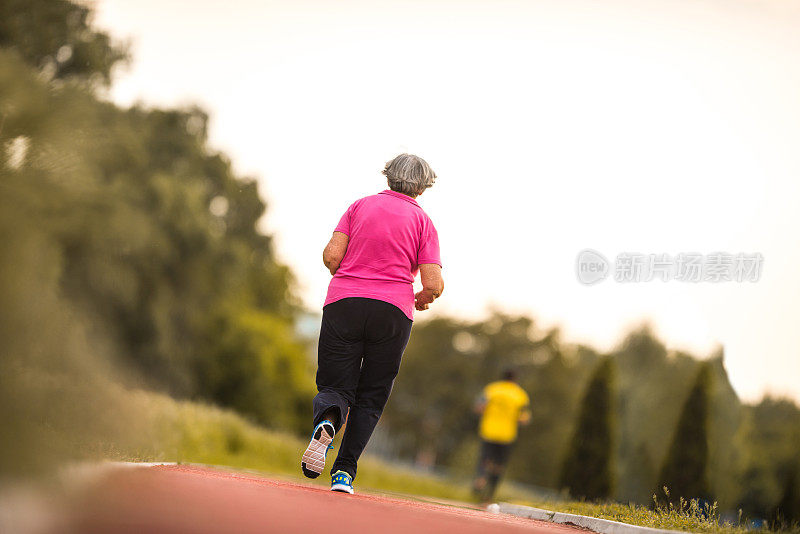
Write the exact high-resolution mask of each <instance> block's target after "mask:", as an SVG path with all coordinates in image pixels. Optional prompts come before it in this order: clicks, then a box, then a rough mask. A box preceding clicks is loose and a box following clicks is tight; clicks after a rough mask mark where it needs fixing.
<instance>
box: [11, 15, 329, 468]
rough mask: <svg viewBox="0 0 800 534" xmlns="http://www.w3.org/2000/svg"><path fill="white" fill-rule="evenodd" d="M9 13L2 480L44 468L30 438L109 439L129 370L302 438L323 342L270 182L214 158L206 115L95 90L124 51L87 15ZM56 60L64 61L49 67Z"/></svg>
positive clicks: (145, 379) (136, 379) (180, 393)
mask: <svg viewBox="0 0 800 534" xmlns="http://www.w3.org/2000/svg"><path fill="white" fill-rule="evenodd" d="M0 12H2V16H1V17H0V43H1V44H2V47H0V192H1V193H2V194H0V241H2V243H0V246H2V248H3V250H2V252H3V253H2V255H0V310H1V311H0V332H2V336H0V344H1V346H0V349H2V354H3V358H2V364H0V365H2V366H3V371H4V372H2V373H1V376H0V383H1V384H2V390H0V391H2V393H0V395H2V396H3V397H4V398H2V399H1V400H2V401H3V402H2V403H0V406H2V407H1V408H0V419H2V421H3V422H7V423H9V424H8V425H4V426H5V428H7V429H9V428H11V429H15V432H4V433H3V438H2V442H0V451H2V453H3V454H0V457H2V462H5V464H4V465H3V471H4V472H5V471H7V470H13V468H14V466H17V465H18V466H28V465H33V464H37V463H38V462H37V461H34V460H35V459H34V458H33V456H36V449H35V448H30V447H27V446H26V445H25V444H26V443H28V444H31V443H35V442H38V443H45V442H47V441H48V440H47V439H42V436H43V435H44V434H43V433H46V432H48V431H50V430H52V429H54V428H56V427H59V426H64V427H65V428H67V427H69V425H72V428H73V431H74V432H81V431H83V430H81V429H82V427H81V425H83V424H86V425H88V426H91V427H97V428H98V432H101V433H102V432H108V431H111V430H112V429H110V428H107V427H106V426H105V425H103V424H100V423H101V422H102V419H103V418H102V417H100V416H99V413H100V412H102V411H103V409H102V408H101V407H102V405H103V395H102V390H103V386H102V385H101V383H103V381H104V380H107V379H108V378H109V377H111V376H113V377H114V379H115V380H120V379H122V377H123V374H120V373H119V372H118V371H120V370H122V371H125V373H124V376H125V377H126V379H127V380H128V382H129V383H133V384H139V383H144V384H147V385H148V386H150V387H157V388H160V389H163V390H164V391H167V392H169V393H171V394H173V395H178V396H185V397H192V398H206V399H208V400H211V401H215V402H218V403H220V404H223V405H227V406H232V407H236V408H237V409H239V410H240V411H241V412H242V413H244V414H246V415H249V416H251V417H253V418H254V419H255V420H256V421H259V422H262V423H265V424H275V425H281V426H283V427H285V428H293V429H298V430H299V429H300V428H302V421H304V416H305V415H307V414H306V412H308V411H309V409H308V404H309V403H310V398H311V395H312V385H313V375H312V370H311V368H310V365H309V361H308V357H307V351H308V347H307V346H306V345H305V344H304V343H301V342H300V341H298V340H297V339H296V338H295V335H294V319H295V315H296V313H297V311H298V307H297V305H296V299H295V297H294V296H293V294H292V292H291V287H292V285H293V281H292V277H291V274H290V271H289V269H288V268H287V267H286V266H284V265H282V264H280V263H279V262H277V261H276V259H275V254H274V250H273V246H272V240H271V238H270V237H269V236H266V235H264V234H262V233H261V232H259V230H258V228H257V223H258V221H259V219H260V218H261V216H262V215H263V213H264V210H265V204H264V202H263V201H262V199H261V198H260V197H259V195H258V191H257V186H256V183H255V181H254V180H252V179H245V178H242V177H239V176H236V175H235V174H234V173H233V170H232V168H231V164H230V162H229V161H228V159H227V158H226V157H225V156H224V155H223V154H220V153H217V152H214V151H213V150H211V149H209V148H208V146H207V137H206V130H207V123H208V117H207V116H206V114H205V113H204V112H203V111H202V110H200V109H197V108H186V109H145V108H142V107H133V108H130V109H121V108H118V107H116V106H114V105H113V104H110V103H108V102H105V101H103V100H102V99H100V98H99V97H98V96H97V95H96V94H95V92H94V87H96V83H94V82H93V81H92V80H93V79H95V78H96V77H97V76H100V77H102V78H103V79H106V78H108V76H109V75H110V72H111V69H112V67H113V65H114V64H115V63H116V62H118V61H120V60H121V59H122V58H123V57H124V53H123V52H122V51H121V48H119V47H116V46H115V45H112V44H111V43H110V40H109V38H108V36H106V35H105V34H102V33H98V32H96V31H94V30H93V29H91V28H90V27H89V26H88V21H89V11H88V10H87V8H85V7H83V6H81V5H79V4H74V3H70V2H60V1H38V0H37V1H24V2H8V1H4V2H2V4H0ZM63 47H71V50H72V55H71V57H72V58H73V60H70V61H68V60H66V59H64V58H65V57H66V55H65V54H66V53H65V52H63ZM59 50H61V51H62V52H59ZM53 54H56V56H58V55H60V56H61V58H62V60H63V61H61V63H63V65H61V66H60V67H59V68H58V69H57V70H56V71H54V72H53V73H46V72H44V71H43V69H45V67H44V66H43V62H47V61H49V60H50V59H52V58H51V56H53ZM48 58H50V59H48ZM56 59H57V58H56ZM71 61H72V62H71ZM76 62H77V63H76ZM115 372H116V373H117V374H116V375H114V373H115ZM131 377H133V378H131ZM31 383H34V384H33V387H31ZM65 410H66V411H69V412H70V413H69V417H66V415H65V414H64V413H62V412H63V411H65ZM122 415H123V414H122V413H119V420H120V421H124V417H122ZM111 426H123V427H124V426H125V425H124V423H122V424H121V425H118V424H117V423H116V422H114V424H113V425H111ZM15 433H17V434H19V435H14V434H15ZM12 436H13V437H12ZM26 436H27V437H26ZM62 441H63V440H62ZM54 443H55V441H54ZM59 443H61V442H59ZM65 447H67V446H66V445H65ZM67 448H68V447H67ZM59 452H60V453H63V452H64V451H59ZM47 457H49V456H48V455H42V458H43V459H44V458H47ZM43 461H44V460H43ZM45 463H46V462H45Z"/></svg>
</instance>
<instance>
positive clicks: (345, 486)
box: [331, 471, 353, 495]
mask: <svg viewBox="0 0 800 534" xmlns="http://www.w3.org/2000/svg"><path fill="white" fill-rule="evenodd" d="M331 491H340V492H342V493H349V494H351V495H352V494H353V477H351V476H350V473H348V472H346V471H336V472H335V473H334V474H333V478H332V479H331Z"/></svg>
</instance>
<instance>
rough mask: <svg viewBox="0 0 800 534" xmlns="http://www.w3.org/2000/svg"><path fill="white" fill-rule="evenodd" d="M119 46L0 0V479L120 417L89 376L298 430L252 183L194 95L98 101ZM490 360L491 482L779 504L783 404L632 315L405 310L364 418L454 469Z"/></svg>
mask: <svg viewBox="0 0 800 534" xmlns="http://www.w3.org/2000/svg"><path fill="white" fill-rule="evenodd" d="M126 58H127V52H126V50H125V49H124V47H121V46H119V45H118V44H116V43H114V41H113V39H111V38H110V37H109V36H108V35H106V34H105V33H103V32H101V31H98V30H97V29H96V28H94V27H93V26H92V24H91V11H90V10H89V9H88V8H87V7H85V6H84V5H82V4H78V3H74V2H70V1H67V0H0V148H1V150H0V426H1V427H2V428H3V429H4V432H2V433H0V477H2V476H7V475H11V474H14V473H28V472H30V471H31V470H32V469H36V468H39V469H48V468H49V467H50V466H51V465H52V464H51V462H52V461H57V460H60V459H62V458H74V457H76V456H81V455H92V454H95V455H96V454H97V453H98V451H100V452H102V450H103V445H102V443H104V440H105V439H106V438H107V436H109V435H110V433H112V432H113V433H115V434H116V433H121V432H124V431H125V430H130V429H131V428H134V426H133V425H130V424H129V423H130V422H131V421H134V420H135V419H136V414H131V413H127V411H126V407H125V406H122V405H119V404H115V403H114V400H113V399H116V398H118V397H117V396H114V395H110V394H109V395H106V393H105V392H106V390H107V389H108V387H109V384H110V383H113V384H125V385H127V386H135V387H141V386H145V387H150V388H157V389H160V390H162V391H166V392H169V393H170V394H172V395H174V396H177V397H183V398H193V399H205V400H209V401H211V402H214V403H217V404H219V405H222V406H226V407H231V408H234V409H236V410H238V411H239V412H241V413H242V414H245V415H247V416H248V417H250V418H251V419H253V420H254V421H257V422H259V423H261V424H264V425H268V426H271V427H276V428H283V429H289V430H292V431H295V432H298V433H300V434H303V433H305V432H306V431H307V430H308V429H307V423H308V416H309V413H310V400H311V397H312V396H313V393H314V391H313V371H314V370H313V367H312V365H310V359H309V346H307V344H306V343H304V342H303V341H302V340H299V339H298V337H297V336H296V334H295V331H296V321H297V315H298V313H299V312H300V308H299V306H298V304H297V301H296V298H295V297H294V294H293V289H294V287H295V284H294V281H293V279H292V274H291V271H290V270H289V268H287V266H285V265H282V264H280V263H279V262H278V261H277V260H276V259H275V254H274V250H273V246H272V241H271V239H270V237H269V236H266V235H264V234H263V233H261V232H259V231H258V229H257V222H258V220H259V219H260V218H261V216H262V215H263V214H264V211H265V203H264V201H263V200H262V199H261V198H260V196H259V194H258V191H257V187H256V184H255V182H254V181H253V180H252V179H247V178H245V177H241V176H237V175H235V174H234V172H233V170H232V168H231V164H230V162H229V161H228V159H227V158H226V157H225V156H224V155H223V154H220V153H218V152H215V151H214V150H212V149H210V148H209V147H208V145H207V141H206V128H207V120H208V118H207V116H206V114H205V113H204V112H203V111H202V110H200V109H197V108H187V109H149V108H144V107H141V106H134V107H132V108H130V109H123V108H120V107H117V106H115V105H113V104H111V103H109V102H107V101H106V100H104V99H103V98H102V96H101V95H102V94H103V90H104V88H105V87H107V86H108V85H109V84H110V83H111V80H112V78H113V76H112V73H113V69H114V67H115V65H118V64H121V63H124V62H125V60H126ZM176 68H177V66H176ZM509 365H513V366H515V367H517V368H518V369H519V370H520V375H521V383H522V386H523V387H525V389H526V390H527V391H528V392H529V393H530V395H531V397H532V400H533V403H532V409H533V421H532V424H531V425H530V426H529V427H526V428H525V429H524V430H523V431H522V433H521V435H520V439H519V442H518V443H517V445H516V450H515V453H514V455H513V460H512V463H511V465H510V468H509V475H510V476H511V477H512V478H514V479H517V480H519V481H522V482H528V483H532V484H537V485H541V486H546V487H550V488H554V489H561V488H568V489H569V491H570V492H571V493H573V494H574V495H576V496H583V497H587V498H591V499H605V498H614V499H618V500H621V501H635V502H644V503H647V502H651V501H652V496H653V494H654V493H657V494H659V498H661V499H667V498H668V497H666V495H664V494H663V492H661V490H660V486H661V485H662V484H664V485H668V486H669V487H670V488H671V489H672V493H671V497H669V498H678V497H680V496H683V497H696V498H703V499H707V500H711V501H713V500H717V501H719V502H720V503H721V504H722V506H723V507H725V508H728V509H733V510H735V509H736V508H738V507H741V508H742V509H743V511H744V512H745V513H746V514H748V515H751V516H757V517H775V516H777V515H782V516H783V517H786V518H795V519H798V518H800V513H798V495H799V494H800V490H798V449H799V447H798V445H797V444H798V443H800V410H798V408H797V406H796V405H795V404H793V403H791V402H788V401H783V400H777V399H765V400H764V401H762V402H761V403H759V404H758V405H755V406H749V405H743V404H742V403H741V402H740V401H739V400H738V399H737V397H736V395H735V393H734V392H733V390H732V389H731V387H730V384H729V381H728V378H727V374H726V372H725V369H724V367H723V359H722V355H721V354H717V355H714V356H712V357H711V358H708V359H705V360H702V361H701V360H698V359H697V358H694V357H692V356H691V355H688V354H683V353H668V351H666V350H665V348H664V346H663V344H662V343H661V342H660V341H659V340H657V339H656V338H655V337H654V336H653V335H652V334H651V333H650V332H649V331H648V330H647V329H642V330H640V331H636V332H633V333H631V334H630V336H628V338H627V339H626V340H625V341H624V342H623V343H622V344H621V345H620V347H619V348H618V349H617V350H616V351H614V352H613V353H611V354H598V353H597V352H595V351H594V350H592V349H591V348H590V347H584V346H575V345H571V344H567V343H564V342H563V341H562V340H561V339H560V338H559V334H558V332H557V331H548V332H542V331H539V330H538V329H537V328H536V325H535V324H534V323H533V322H532V320H531V319H529V318H526V317H514V316H506V315H503V314H501V313H495V314H493V315H492V316H491V317H489V318H487V319H486V320H483V321H478V322H460V321H457V320H454V319H445V318H440V319H435V320H431V321H427V322H421V323H419V324H417V325H416V326H415V328H414V332H413V334H412V340H411V344H410V345H409V348H408V350H407V352H406V355H405V357H404V361H403V365H402V369H401V373H400V378H399V379H398V381H397V384H396V387H395V390H394V393H393V396H392V399H391V401H390V403H389V406H388V409H387V413H386V417H385V420H384V421H383V423H382V426H383V429H384V430H385V432H386V433H388V434H389V435H390V436H392V440H391V441H392V443H394V444H395V447H396V450H395V451H394V453H395V454H397V455H399V456H401V457H404V458H407V459H409V460H414V461H417V462H418V463H420V464H426V465H436V466H439V467H442V468H446V469H450V470H452V471H454V472H458V473H462V474H466V473H469V472H470V470H471V469H472V467H473V461H474V457H475V454H476V447H477V440H476V436H475V430H476V420H475V417H474V416H473V415H471V413H472V412H471V409H472V402H473V400H474V398H475V396H476V395H477V394H478V392H479V391H480V390H481V388H482V387H483V386H484V385H485V384H486V383H487V382H488V381H490V380H494V379H496V378H497V377H498V376H499V373H500V372H501V370H502V369H503V368H505V367H507V366H509ZM92 440H94V441H92ZM95 442H96V443H98V445H97V447H95V448H94V449H93V450H88V451H87V450H85V448H86V443H95ZM76 448H80V449H81V450H76ZM90 448H91V447H90Z"/></svg>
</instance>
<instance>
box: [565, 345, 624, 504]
mask: <svg viewBox="0 0 800 534" xmlns="http://www.w3.org/2000/svg"><path fill="white" fill-rule="evenodd" d="M612 384H613V362H612V360H611V358H609V357H606V358H604V359H603V360H601V361H600V363H599V364H598V365H597V367H596V369H595V371H594V374H593V375H592V377H591V379H590V380H589V384H588V386H587V387H586V393H585V394H584V396H583V400H582V401H581V408H580V415H579V416H578V422H577V426H576V429H575V433H574V435H573V437H572V443H571V445H570V448H569V452H568V453H567V456H566V458H565V460H564V464H563V467H562V470H561V481H560V482H561V484H560V485H561V487H564V488H568V489H569V492H570V494H571V495H572V496H573V497H578V498H583V499H589V500H600V499H608V498H609V497H611V495H612V493H613V487H614V483H613V478H614V477H613V471H612V456H613V433H614V429H613V424H612V421H613V417H614V416H613V412H614V407H613V405H612V403H613V401H612V398H613V393H612V391H613V385H612Z"/></svg>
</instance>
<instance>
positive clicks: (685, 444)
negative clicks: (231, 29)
mask: <svg viewBox="0 0 800 534" xmlns="http://www.w3.org/2000/svg"><path fill="white" fill-rule="evenodd" d="M710 381H711V372H710V369H709V366H708V364H707V363H702V364H700V369H699V370H698V371H697V377H696V378H695V381H694V386H692V389H691V390H690V391H689V397H688V398H687V399H686V402H685V403H684V405H683V410H682V411H681V415H680V418H679V419H678V425H677V426H676V428H675V435H674V437H673V438H672V444H671V445H670V447H669V451H668V452H667V458H666V459H665V460H664V465H663V466H662V468H661V474H660V475H659V478H658V481H659V482H658V488H666V489H665V490H664V491H665V493H666V497H667V499H668V501H669V502H670V503H676V502H678V500H679V499H685V500H687V501H690V500H691V499H696V500H698V501H700V502H706V503H708V502H710V501H711V500H712V498H713V497H712V495H711V491H710V489H709V483H708V456H709V451H708V420H709V418H710V414H709V397H710V391H709V390H710V388H711V384H710ZM659 493H660V492H659V491H658V490H656V495H658V494H659Z"/></svg>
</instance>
